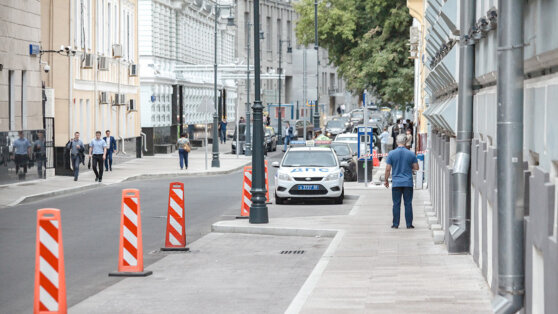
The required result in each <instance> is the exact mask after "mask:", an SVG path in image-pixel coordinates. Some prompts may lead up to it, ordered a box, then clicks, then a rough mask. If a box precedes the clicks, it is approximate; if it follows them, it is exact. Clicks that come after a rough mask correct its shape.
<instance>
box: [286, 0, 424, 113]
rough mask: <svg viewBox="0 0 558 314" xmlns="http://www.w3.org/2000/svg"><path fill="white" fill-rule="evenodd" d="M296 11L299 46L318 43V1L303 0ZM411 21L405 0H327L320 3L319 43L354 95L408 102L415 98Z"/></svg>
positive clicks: (385, 100) (398, 102)
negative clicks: (363, 93)
mask: <svg viewBox="0 0 558 314" xmlns="http://www.w3.org/2000/svg"><path fill="white" fill-rule="evenodd" d="M295 10H296V11H297V13H298V14H299V16H300V19H299V20H298V22H297V25H296V35H297V39H298V42H299V43H301V44H303V45H308V44H313V43H314V0H301V1H300V2H298V3H297V4H295ZM411 22H412V18H411V16H410V14H409V10H408V8H407V6H406V0H325V1H321V2H319V4H318V36H319V38H318V40H319V45H320V47H323V48H326V49H327V50H328V54H329V60H330V62H331V63H332V64H333V65H335V66H337V67H338V71H339V74H340V75H342V76H343V78H344V79H345V81H346V82H347V85H348V88H349V89H350V90H351V91H353V92H355V93H362V91H364V90H365V89H368V91H372V93H374V94H375V96H377V97H379V98H381V99H382V101H383V102H385V103H391V104H405V103H409V102H411V101H412V98H413V62H412V61H411V59H409V48H408V46H407V43H408V39H409V27H410V26H411Z"/></svg>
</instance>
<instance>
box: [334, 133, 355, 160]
mask: <svg viewBox="0 0 558 314" xmlns="http://www.w3.org/2000/svg"><path fill="white" fill-rule="evenodd" d="M337 142H340V143H346V144H349V147H350V148H351V151H352V152H353V155H356V153H357V149H358V134H356V133H344V134H339V135H337V136H336V137H335V140H333V142H332V144H333V143H337Z"/></svg>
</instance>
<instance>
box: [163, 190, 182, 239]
mask: <svg viewBox="0 0 558 314" xmlns="http://www.w3.org/2000/svg"><path fill="white" fill-rule="evenodd" d="M185 247H186V219H185V208H184V183H182V182H171V183H170V186H169V203H168V215H167V232H166V236H165V248H185Z"/></svg>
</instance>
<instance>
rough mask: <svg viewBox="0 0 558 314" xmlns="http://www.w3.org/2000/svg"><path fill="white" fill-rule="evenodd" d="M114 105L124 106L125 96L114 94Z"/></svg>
mask: <svg viewBox="0 0 558 314" xmlns="http://www.w3.org/2000/svg"><path fill="white" fill-rule="evenodd" d="M114 105H115V106H125V105H126V95H125V94H114Z"/></svg>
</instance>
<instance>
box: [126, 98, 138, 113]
mask: <svg viewBox="0 0 558 314" xmlns="http://www.w3.org/2000/svg"><path fill="white" fill-rule="evenodd" d="M128 111H137V108H136V100H135V99H130V102H129V103H128Z"/></svg>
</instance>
